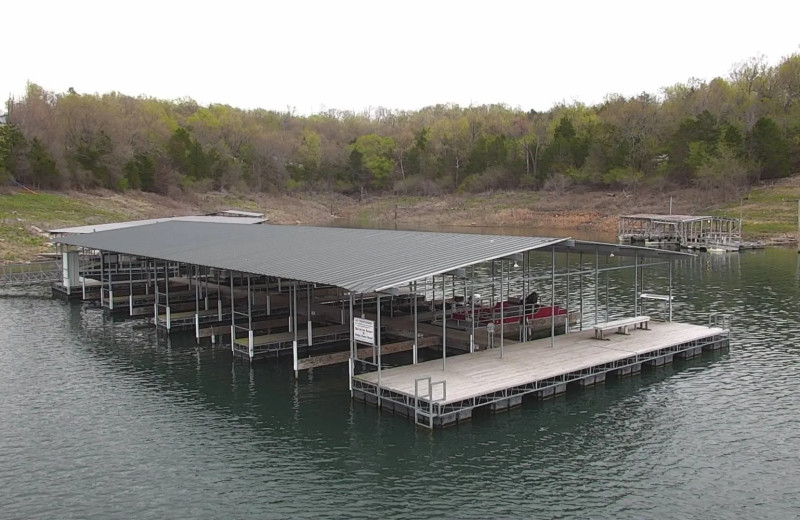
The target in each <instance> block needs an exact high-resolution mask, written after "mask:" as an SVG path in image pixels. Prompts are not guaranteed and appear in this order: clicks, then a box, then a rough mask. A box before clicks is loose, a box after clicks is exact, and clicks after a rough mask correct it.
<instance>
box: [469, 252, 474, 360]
mask: <svg viewBox="0 0 800 520" xmlns="http://www.w3.org/2000/svg"><path fill="white" fill-rule="evenodd" d="M470 269H471V271H470V280H469V290H470V297H469V302H470V307H471V309H470V318H469V329H470V330H469V352H470V354H472V353H473V352H475V266H474V265H473V266H472V267H471V268H470Z"/></svg>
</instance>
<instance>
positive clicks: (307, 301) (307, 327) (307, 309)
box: [306, 283, 313, 347]
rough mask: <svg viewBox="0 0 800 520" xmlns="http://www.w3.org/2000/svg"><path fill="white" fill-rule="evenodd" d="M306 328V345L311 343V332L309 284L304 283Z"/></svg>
mask: <svg viewBox="0 0 800 520" xmlns="http://www.w3.org/2000/svg"><path fill="white" fill-rule="evenodd" d="M306 313H307V314H306V320H307V321H306V329H307V331H308V332H307V333H308V346H309V347H310V346H311V344H312V343H313V334H312V331H311V284H310V283H306Z"/></svg>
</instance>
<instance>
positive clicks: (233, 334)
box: [228, 271, 236, 352]
mask: <svg viewBox="0 0 800 520" xmlns="http://www.w3.org/2000/svg"><path fill="white" fill-rule="evenodd" d="M228 276H229V277H230V282H231V294H230V297H231V352H233V351H234V350H233V346H234V345H235V344H236V295H235V294H234V292H233V271H228Z"/></svg>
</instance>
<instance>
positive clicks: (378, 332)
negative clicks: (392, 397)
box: [373, 293, 381, 408]
mask: <svg viewBox="0 0 800 520" xmlns="http://www.w3.org/2000/svg"><path fill="white" fill-rule="evenodd" d="M375 301H376V305H377V309H376V311H377V314H378V316H377V318H378V321H377V323H376V324H375V340H376V343H377V345H378V359H377V361H378V408H380V407H381V293H378V294H377V296H376V298H375ZM373 361H374V360H373Z"/></svg>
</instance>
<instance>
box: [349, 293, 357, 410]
mask: <svg viewBox="0 0 800 520" xmlns="http://www.w3.org/2000/svg"><path fill="white" fill-rule="evenodd" d="M348 300H349V301H350V315H349V321H350V325H349V326H350V396H351V397H352V396H353V377H355V375H356V372H355V370H356V366H355V359H356V355H357V351H356V340H355V338H354V332H353V303H354V300H355V294H353V292H352V291H350V297H349V298H348Z"/></svg>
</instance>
